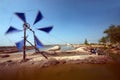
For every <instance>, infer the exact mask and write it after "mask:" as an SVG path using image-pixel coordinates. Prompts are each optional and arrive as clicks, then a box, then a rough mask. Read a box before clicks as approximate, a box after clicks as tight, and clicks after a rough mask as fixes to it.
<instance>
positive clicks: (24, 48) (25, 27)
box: [23, 23, 28, 61]
mask: <svg viewBox="0 0 120 80" xmlns="http://www.w3.org/2000/svg"><path fill="white" fill-rule="evenodd" d="M27 27H28V26H27V24H26V23H24V24H23V28H24V46H23V61H25V60H26V29H27Z"/></svg>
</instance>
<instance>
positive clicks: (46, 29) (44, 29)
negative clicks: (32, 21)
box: [38, 26, 53, 33]
mask: <svg viewBox="0 0 120 80" xmlns="http://www.w3.org/2000/svg"><path fill="white" fill-rule="evenodd" d="M52 29H53V26H49V27H44V28H38V30H41V31H44V32H46V33H49V32H50V31H51V30H52Z"/></svg>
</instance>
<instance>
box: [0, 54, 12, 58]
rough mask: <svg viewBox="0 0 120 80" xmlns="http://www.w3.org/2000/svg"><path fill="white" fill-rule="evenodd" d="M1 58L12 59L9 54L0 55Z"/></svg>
mask: <svg viewBox="0 0 120 80" xmlns="http://www.w3.org/2000/svg"><path fill="white" fill-rule="evenodd" d="M0 57H1V58H6V57H10V55H8V54H4V55H0Z"/></svg>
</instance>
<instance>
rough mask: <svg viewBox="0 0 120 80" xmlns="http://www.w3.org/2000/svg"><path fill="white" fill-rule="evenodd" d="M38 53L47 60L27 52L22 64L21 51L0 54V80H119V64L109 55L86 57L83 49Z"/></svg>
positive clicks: (87, 54)
mask: <svg viewBox="0 0 120 80" xmlns="http://www.w3.org/2000/svg"><path fill="white" fill-rule="evenodd" d="M42 53H44V54H45V55H46V56H47V57H48V59H46V58H45V57H43V56H42V55H41V54H40V53H38V54H34V53H33V52H29V51H28V52H27V53H26V59H27V61H26V62H23V61H22V59H23V53H22V52H15V53H9V54H8V53H4V54H0V80H7V79H8V80H13V79H15V80H26V79H29V80H39V79H41V80H48V79H49V80H56V79H57V80H61V79H62V80H68V79H69V80H73V79H76V80H79V79H84V80H88V79H89V80H93V79H97V80H101V79H103V80H104V77H106V79H109V80H119V79H120V77H119V76H118V73H119V71H120V70H119V66H120V65H119V63H116V62H115V61H114V60H113V59H112V58H111V57H110V56H107V55H96V54H90V53H89V52H88V51H86V50H84V49H83V47H82V48H81V49H80V48H78V49H76V50H67V51H60V50H58V51H43V52H42ZM6 55H9V56H6ZM6 76H7V77H6ZM85 76H87V77H85ZM98 78H99V79H98Z"/></svg>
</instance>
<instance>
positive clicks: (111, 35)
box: [100, 25, 120, 43]
mask: <svg viewBox="0 0 120 80" xmlns="http://www.w3.org/2000/svg"><path fill="white" fill-rule="evenodd" d="M104 33H105V34H106V36H105V37H102V38H101V39H100V42H105V43H106V41H107V42H108V41H109V42H110V43H120V25H117V26H115V25H111V26H110V27H109V28H108V29H106V30H105V31H104Z"/></svg>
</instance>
